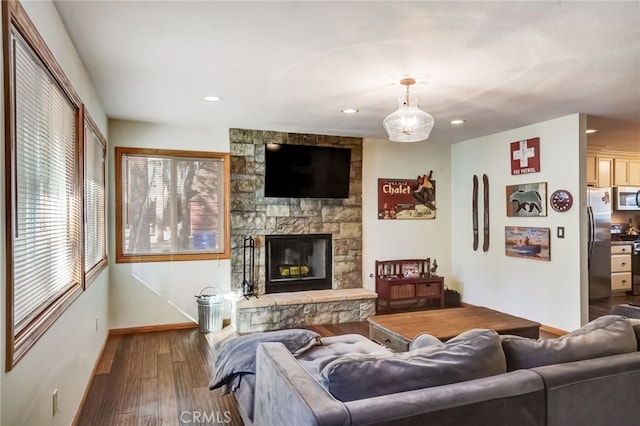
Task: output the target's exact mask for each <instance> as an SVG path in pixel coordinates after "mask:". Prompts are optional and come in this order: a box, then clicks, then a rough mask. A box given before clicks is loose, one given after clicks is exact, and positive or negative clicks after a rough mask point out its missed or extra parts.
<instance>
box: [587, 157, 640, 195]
mask: <svg viewBox="0 0 640 426" xmlns="http://www.w3.org/2000/svg"><path fill="white" fill-rule="evenodd" d="M586 170H587V176H586V178H587V185H592V186H598V187H609V186H640V156H632V155H630V154H622V153H611V154H609V153H593V152H590V153H587V167H586Z"/></svg>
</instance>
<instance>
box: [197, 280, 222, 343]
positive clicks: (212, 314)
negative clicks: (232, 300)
mask: <svg viewBox="0 0 640 426" xmlns="http://www.w3.org/2000/svg"><path fill="white" fill-rule="evenodd" d="M208 288H211V289H213V290H215V293H214V294H202V293H203V292H204V291H205V290H206V289H208ZM195 297H196V299H197V302H198V329H199V330H200V331H201V332H203V333H209V332H212V331H220V330H222V302H223V301H224V299H223V297H222V294H221V293H220V290H218V289H217V288H215V287H205V288H203V289H202V290H201V291H200V294H199V295H198V296H195Z"/></svg>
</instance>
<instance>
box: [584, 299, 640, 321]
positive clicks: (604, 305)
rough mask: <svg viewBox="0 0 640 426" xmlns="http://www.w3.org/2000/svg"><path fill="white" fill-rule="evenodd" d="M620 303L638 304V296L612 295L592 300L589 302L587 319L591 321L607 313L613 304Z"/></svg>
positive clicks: (639, 300)
mask: <svg viewBox="0 0 640 426" xmlns="http://www.w3.org/2000/svg"><path fill="white" fill-rule="evenodd" d="M622 303H635V304H637V305H638V304H640V296H625V295H612V296H611V297H610V298H608V299H605V300H602V301H599V302H592V303H590V304H589V321H593V320H594V319H596V318H598V317H601V316H603V315H609V313H610V312H611V307H612V306H613V305H619V304H622Z"/></svg>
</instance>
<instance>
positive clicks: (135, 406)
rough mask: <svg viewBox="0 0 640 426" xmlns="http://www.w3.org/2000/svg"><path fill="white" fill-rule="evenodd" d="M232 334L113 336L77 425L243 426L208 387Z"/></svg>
mask: <svg viewBox="0 0 640 426" xmlns="http://www.w3.org/2000/svg"><path fill="white" fill-rule="evenodd" d="M307 328H308V329H310V330H313V331H315V332H317V333H318V334H320V335H322V336H334V335H340V334H361V335H363V336H366V337H368V336H369V323H368V322H366V321H363V322H354V323H346V324H329V325H317V326H311V327H307ZM227 330H230V327H227V328H225V329H224V330H223V331H221V332H219V333H201V332H199V331H198V329H197V328H193V329H182V330H168V331H154V332H148V333H135V334H121V335H112V336H109V338H108V339H107V343H106V345H105V348H104V351H103V353H102V356H101V358H100V360H99V361H98V365H97V366H96V371H95V375H94V377H93V380H92V382H91V385H90V387H89V390H88V392H87V395H86V398H85V401H84V404H83V406H82V407H81V408H80V410H79V412H78V415H77V418H76V421H75V425H77V426H87V425H93V426H112V425H113V426H128V425H131V426H134V425H146V426H158V425H172V426H175V425H204V424H209V425H216V424H217V425H223V424H225V425H232V426H241V425H243V422H242V419H241V418H240V414H239V412H238V407H237V404H236V400H235V398H234V397H233V396H232V395H222V394H221V392H220V390H219V389H218V390H215V391H211V390H209V387H208V384H209V378H210V377H211V373H212V372H213V369H214V367H215V357H216V352H217V350H216V346H215V344H216V343H218V342H220V341H222V340H224V339H226V338H231V337H234V336H236V335H237V334H236V333H233V332H231V331H227ZM541 337H543V338H546V337H547V336H542V335H541Z"/></svg>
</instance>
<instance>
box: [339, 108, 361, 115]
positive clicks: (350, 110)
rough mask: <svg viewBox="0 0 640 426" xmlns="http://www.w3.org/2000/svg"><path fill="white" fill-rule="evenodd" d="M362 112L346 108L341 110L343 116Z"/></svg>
mask: <svg viewBox="0 0 640 426" xmlns="http://www.w3.org/2000/svg"><path fill="white" fill-rule="evenodd" d="M359 111H360V110H358V109H355V108H345V109H343V110H341V111H340V112H342V113H343V114H355V113H356V112H359Z"/></svg>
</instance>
